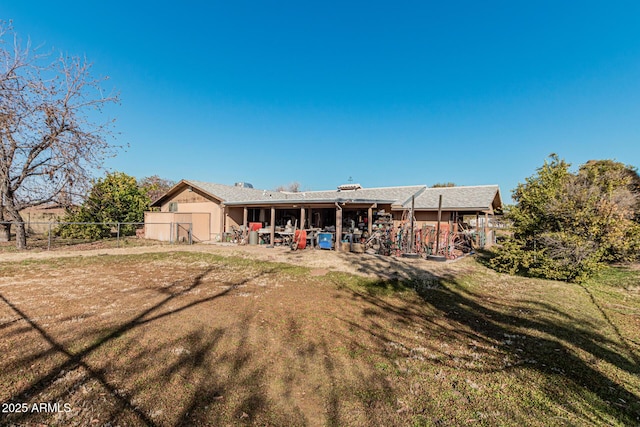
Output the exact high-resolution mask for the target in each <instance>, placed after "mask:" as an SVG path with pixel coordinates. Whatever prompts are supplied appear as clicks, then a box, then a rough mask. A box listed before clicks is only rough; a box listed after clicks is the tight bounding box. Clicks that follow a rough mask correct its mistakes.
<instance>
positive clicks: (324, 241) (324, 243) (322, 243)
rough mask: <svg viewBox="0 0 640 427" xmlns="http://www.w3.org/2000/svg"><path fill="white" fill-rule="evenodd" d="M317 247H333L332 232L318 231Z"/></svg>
mask: <svg viewBox="0 0 640 427" xmlns="http://www.w3.org/2000/svg"><path fill="white" fill-rule="evenodd" d="M318 247H320V249H331V248H332V247H333V234H331V233H318Z"/></svg>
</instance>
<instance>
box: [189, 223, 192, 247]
mask: <svg viewBox="0 0 640 427" xmlns="http://www.w3.org/2000/svg"><path fill="white" fill-rule="evenodd" d="M189 244H190V245H193V223H192V222H190V223H189Z"/></svg>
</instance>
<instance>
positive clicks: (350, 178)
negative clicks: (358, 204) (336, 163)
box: [347, 176, 353, 184]
mask: <svg viewBox="0 0 640 427" xmlns="http://www.w3.org/2000/svg"><path fill="white" fill-rule="evenodd" d="M347 181H349V184H351V183H352V182H353V177H352V176H350V177H349V179H348V180H347Z"/></svg>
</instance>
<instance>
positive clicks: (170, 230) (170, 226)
mask: <svg viewBox="0 0 640 427" xmlns="http://www.w3.org/2000/svg"><path fill="white" fill-rule="evenodd" d="M169 244H171V245H172V244H173V222H172V223H170V224H169Z"/></svg>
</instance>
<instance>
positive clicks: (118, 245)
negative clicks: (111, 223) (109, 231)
mask: <svg viewBox="0 0 640 427" xmlns="http://www.w3.org/2000/svg"><path fill="white" fill-rule="evenodd" d="M117 236H118V237H117V242H118V244H117V247H118V248H119V247H120V223H119V222H118V234H117Z"/></svg>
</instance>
